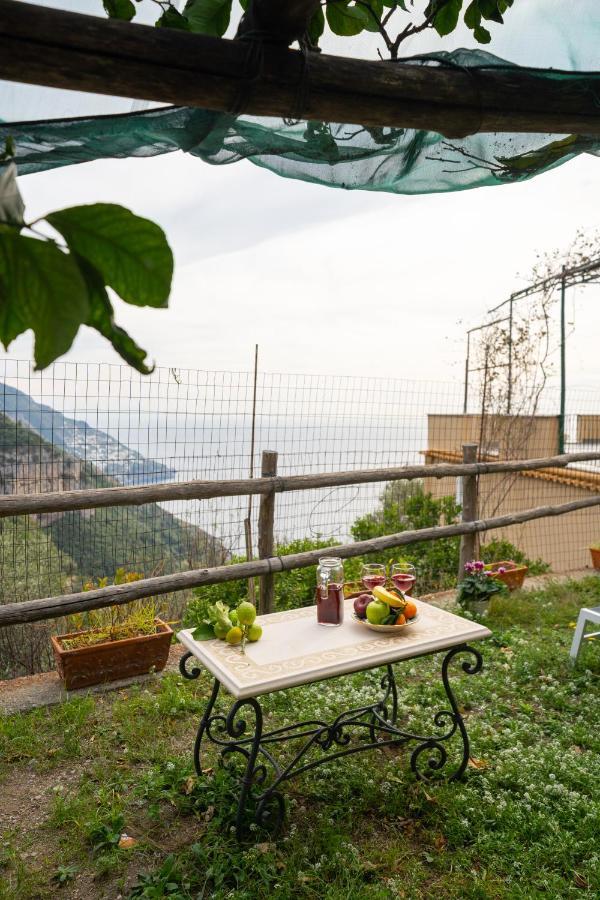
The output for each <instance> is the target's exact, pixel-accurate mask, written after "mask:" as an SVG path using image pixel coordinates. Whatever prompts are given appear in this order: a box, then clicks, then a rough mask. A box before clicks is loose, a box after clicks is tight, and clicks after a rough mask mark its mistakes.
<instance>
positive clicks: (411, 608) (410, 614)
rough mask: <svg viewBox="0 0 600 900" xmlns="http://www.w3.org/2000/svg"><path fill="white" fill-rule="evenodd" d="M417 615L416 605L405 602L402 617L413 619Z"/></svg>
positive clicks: (411, 602) (409, 601) (408, 601)
mask: <svg viewBox="0 0 600 900" xmlns="http://www.w3.org/2000/svg"><path fill="white" fill-rule="evenodd" d="M416 614H417V604H416V603H414V602H413V601H412V600H407V601H406V606H405V607H404V615H405V616H406V618H407V619H414V617H415V616H416Z"/></svg>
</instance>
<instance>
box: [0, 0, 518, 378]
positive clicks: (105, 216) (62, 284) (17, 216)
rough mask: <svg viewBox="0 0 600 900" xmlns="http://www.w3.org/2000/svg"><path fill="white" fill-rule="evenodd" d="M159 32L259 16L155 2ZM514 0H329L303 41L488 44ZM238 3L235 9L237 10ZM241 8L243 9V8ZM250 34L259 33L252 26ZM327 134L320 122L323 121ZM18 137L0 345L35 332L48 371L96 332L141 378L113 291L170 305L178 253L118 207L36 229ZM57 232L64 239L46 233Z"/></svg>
mask: <svg viewBox="0 0 600 900" xmlns="http://www.w3.org/2000/svg"><path fill="white" fill-rule="evenodd" d="M140 2H141V0H103V5H104V9H105V12H106V14H107V15H108V16H109V17H110V18H112V19H119V20H121V21H124V22H131V21H132V20H134V19H135V17H136V13H137V7H138V4H139V3H140ZM154 3H155V5H156V7H157V19H156V22H155V24H156V26H157V27H160V28H176V29H181V30H185V31H190V32H196V33H202V34H208V35H214V36H216V37H220V36H222V35H223V34H225V32H226V31H227V29H228V28H229V25H230V21H231V18H232V13H236V14H237V15H239V13H240V12H244V13H248V14H251V4H250V0H187V3H186V4H185V6H184V8H183V10H182V11H179V10H178V9H177V8H176V6H175V5H174V3H173V2H171V0H154ZM513 3H514V0H323V2H322V3H321V4H320V6H319V7H318V8H317V11H316V12H315V14H314V15H313V17H312V20H311V21H310V23H309V24H308V27H307V31H306V34H305V35H304V36H303V38H302V39H301V43H302V45H303V46H305V47H308V48H310V49H313V50H317V49H318V43H319V40H320V38H321V36H322V35H323V34H324V32H325V31H326V29H328V30H329V31H330V32H332V33H333V34H335V35H340V36H343V37H352V36H353V35H358V34H361V33H362V32H364V31H368V32H373V33H374V34H378V35H379V36H380V38H381V40H382V41H383V43H384V44H385V47H386V49H387V52H388V54H389V56H390V57H391V58H392V59H396V58H397V56H398V48H399V47H400V44H401V43H402V42H403V41H404V40H406V39H407V38H408V37H410V36H411V35H414V34H417V33H419V32H421V31H424V30H425V29H435V31H437V33H438V34H439V35H440V36H442V37H443V36H445V35H448V34H450V33H451V32H452V31H454V29H455V28H456V27H457V26H458V25H459V23H460V22H461V21H462V22H464V24H465V25H466V26H467V27H468V28H469V29H470V30H471V31H472V33H473V36H474V38H475V40H477V41H479V42H480V43H487V42H489V41H490V39H491V35H490V32H489V31H488V30H487V28H486V26H485V24H484V23H488V22H497V23H502V21H503V16H504V14H505V13H506V11H507V10H508V9H509V7H510V6H512V5H513ZM234 4H235V8H234ZM238 4H239V6H238ZM250 30H252V27H251V26H250ZM314 127H316V128H318V127H319V123H314ZM13 155H14V147H13V146H12V144H11V142H10V140H9V141H8V142H7V144H6V147H5V149H4V152H2V151H0V342H1V343H2V344H3V345H4V347H5V348H7V347H8V346H9V344H10V343H11V342H12V341H13V340H14V339H15V338H16V337H18V335H20V334H22V333H23V332H24V331H27V330H29V329H31V330H33V332H34V334H35V354H34V355H35V363H36V367H37V368H38V369H43V368H44V367H46V366H48V365H49V364H50V363H51V362H53V361H54V360H55V359H57V358H58V357H59V356H61V355H62V354H63V353H66V352H67V351H68V350H69V348H70V347H71V345H72V343H73V341H74V340H75V337H76V335H77V332H78V331H79V328H80V327H81V325H87V326H89V327H91V328H94V329H95V330H96V331H98V332H99V333H100V334H102V335H103V336H104V337H105V338H106V339H107V340H109V341H110V342H111V344H112V345H113V347H114V348H115V350H116V351H117V353H119V354H120V356H121V357H122V358H123V359H124V360H125V361H126V362H128V363H129V364H130V365H131V366H133V367H134V368H135V369H137V370H138V371H140V372H143V373H147V372H149V371H150V369H149V367H148V365H147V363H146V353H145V351H144V350H142V348H141V347H139V346H138V345H137V344H136V343H135V341H134V340H133V338H131V337H130V336H129V335H128V334H127V332H126V331H124V330H123V329H122V328H120V327H119V326H118V325H116V323H115V321H114V313H113V306H112V301H111V296H110V294H109V290H108V289H111V290H113V291H114V292H115V293H116V294H117V295H119V296H120V297H121V298H122V299H123V300H124V301H125V302H127V303H132V304H134V305H136V306H151V307H160V306H166V305H167V302H168V298H169V293H170V287H171V279H172V275H173V256H172V253H171V250H170V247H169V245H168V243H167V240H166V237H165V235H164V233H163V231H162V230H161V229H160V228H159V226H158V225H156V224H154V223H153V222H150V221H149V220H147V219H143V218H141V217H140V216H136V215H134V214H133V213H132V212H130V211H129V210H128V209H125V208H124V207H122V206H118V205H116V204H112V203H97V204H93V205H91V206H76V207H72V208H70V209H62V210H58V211H56V212H53V213H49V214H48V215H47V216H45V217H44V218H42V219H38V220H36V221H35V222H30V223H27V222H26V220H25V207H24V204H23V200H22V198H21V195H20V193H19V190H18V187H17V181H16V175H17V170H16V166H15V163H14V161H13V160H12V156H13ZM40 222H45V223H46V226H47V225H49V226H50V227H51V229H53V231H54V233H57V234H58V236H59V237H58V238H54V237H53V236H49V235H48V234H47V233H46V231H45V230H42V231H40V230H39V229H38V228H37V226H38V225H39V223H40Z"/></svg>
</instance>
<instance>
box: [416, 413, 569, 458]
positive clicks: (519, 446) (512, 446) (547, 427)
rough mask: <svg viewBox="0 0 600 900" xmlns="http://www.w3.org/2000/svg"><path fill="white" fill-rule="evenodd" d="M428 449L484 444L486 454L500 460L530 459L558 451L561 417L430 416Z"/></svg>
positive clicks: (451, 448) (483, 449) (448, 448)
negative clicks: (482, 417)
mask: <svg viewBox="0 0 600 900" xmlns="http://www.w3.org/2000/svg"><path fill="white" fill-rule="evenodd" d="M427 423H428V428H427V430H428V442H427V447H428V449H432V448H433V449H436V450H457V451H460V449H461V447H462V445H463V444H466V443H476V444H479V443H480V442H481V447H482V452H483V453H486V454H488V455H497V456H499V457H500V458H504V459H507V458H510V459H527V458H532V457H535V456H552V455H554V454H555V453H557V452H558V417H557V416H485V417H484V419H483V424H482V420H481V416H478V415H472V414H469V415H438V414H436V413H433V414H430V415H428V416H427Z"/></svg>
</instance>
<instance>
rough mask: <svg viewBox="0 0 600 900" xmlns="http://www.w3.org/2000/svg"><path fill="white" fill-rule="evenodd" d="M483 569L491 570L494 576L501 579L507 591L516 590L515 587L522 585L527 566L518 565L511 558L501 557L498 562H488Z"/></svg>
mask: <svg viewBox="0 0 600 900" xmlns="http://www.w3.org/2000/svg"><path fill="white" fill-rule="evenodd" d="M485 571H486V572H492V573H493V575H494V578H497V579H498V581H503V582H504V584H505V585H506V587H507V588H508V589H509V591H516V590H517V588H520V587H523V582H524V581H525V576H526V575H527V571H528V569H527V566H525V565H519V564H518V563H516V562H515V561H514V560H512V559H501V560H499V561H498V562H493V563H488V564H487V565H486V567H485Z"/></svg>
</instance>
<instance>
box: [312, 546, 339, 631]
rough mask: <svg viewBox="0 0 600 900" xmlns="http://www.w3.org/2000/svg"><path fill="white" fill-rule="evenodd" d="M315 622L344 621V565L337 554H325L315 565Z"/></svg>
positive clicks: (328, 623) (337, 623) (333, 622)
mask: <svg viewBox="0 0 600 900" xmlns="http://www.w3.org/2000/svg"><path fill="white" fill-rule="evenodd" d="M316 598H317V622H318V623H319V625H341V624H342V622H343V621H344V566H343V565H342V560H341V559H340V558H339V557H338V556H325V557H323V559H320V560H319V565H318V567H317V590H316Z"/></svg>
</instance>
